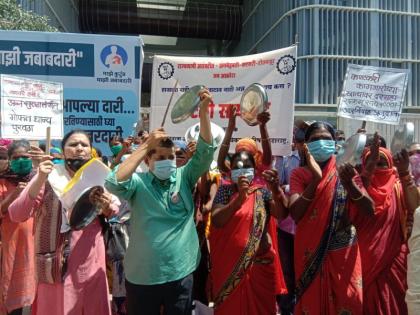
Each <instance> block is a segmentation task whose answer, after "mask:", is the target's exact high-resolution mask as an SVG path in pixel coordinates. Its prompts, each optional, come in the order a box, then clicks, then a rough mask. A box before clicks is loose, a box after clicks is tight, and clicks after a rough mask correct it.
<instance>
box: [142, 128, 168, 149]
mask: <svg viewBox="0 0 420 315" xmlns="http://www.w3.org/2000/svg"><path fill="white" fill-rule="evenodd" d="M167 138H168V134H167V133H166V132H165V130H164V129H163V128H157V129H155V130H153V131H152V132H151V133H150V134H149V137H148V138H147V140H146V143H147V145H148V151H150V150H153V149H155V148H156V147H157V146H159V144H160V142H161V141H162V140H165V139H167Z"/></svg>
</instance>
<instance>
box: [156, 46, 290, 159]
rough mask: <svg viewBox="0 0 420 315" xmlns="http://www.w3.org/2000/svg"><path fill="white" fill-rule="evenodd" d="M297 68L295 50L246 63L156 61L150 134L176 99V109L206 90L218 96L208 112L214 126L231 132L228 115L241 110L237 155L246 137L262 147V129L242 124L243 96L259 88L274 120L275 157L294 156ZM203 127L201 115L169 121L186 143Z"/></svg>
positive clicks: (198, 59)
mask: <svg viewBox="0 0 420 315" xmlns="http://www.w3.org/2000/svg"><path fill="white" fill-rule="evenodd" d="M296 64H297V61H296V46H292V47H287V48H283V49H279V50H274V51H269V52H265V53H261V54H255V55H248V56H241V57H216V58H210V57H205V58H203V57H174V56H155V57H154V60H153V81H152V95H151V110H152V112H151V129H154V128H157V127H159V126H160V124H161V122H162V117H163V116H164V113H165V110H166V105H167V104H168V101H169V99H170V97H171V95H172V93H174V97H173V101H172V104H171V108H172V106H173V105H174V103H175V102H176V100H177V99H178V98H179V97H180V96H181V95H182V94H183V93H185V92H186V91H188V90H189V89H190V88H191V87H193V86H194V85H198V84H200V85H204V86H206V87H207V88H208V90H209V92H210V93H211V94H212V96H213V100H214V103H213V104H210V106H209V115H210V119H211V120H212V122H213V123H215V124H217V125H219V126H221V127H227V125H228V120H229V117H228V113H229V111H228V109H229V107H233V106H234V107H236V115H237V116H238V118H237V120H236V130H235V133H234V134H233V138H232V139H231V149H232V150H233V148H234V146H235V143H236V142H237V141H238V140H239V139H241V138H243V137H253V138H255V140H256V141H258V142H260V141H261V140H260V139H259V137H260V132H259V128H258V127H250V126H248V125H247V124H246V123H245V122H244V121H243V120H242V119H240V115H241V113H240V99H241V96H242V93H243V92H244V91H245V89H246V88H247V87H248V86H249V85H251V84H252V83H260V84H261V85H263V86H264V88H265V90H266V92H267V95H268V102H269V104H268V107H269V109H268V111H269V112H270V114H271V120H270V121H269V123H268V124H267V128H268V132H269V135H270V141H271V145H272V151H273V154H274V155H287V154H289V153H290V150H291V145H290V144H291V138H292V129H293V115H294V95H295V75H296ZM177 81H178V84H177V86H175V82H177ZM198 121H199V116H198V111H196V112H195V113H194V114H192V115H191V118H190V119H188V120H186V121H184V122H182V123H179V124H174V123H172V122H171V121H170V119H167V120H166V122H165V126H164V127H165V130H166V131H167V132H168V134H170V135H171V137H172V138H173V139H175V140H177V139H184V135H185V132H186V131H187V129H188V128H189V127H190V126H192V125H194V124H195V123H197V122H198ZM260 145H261V144H260Z"/></svg>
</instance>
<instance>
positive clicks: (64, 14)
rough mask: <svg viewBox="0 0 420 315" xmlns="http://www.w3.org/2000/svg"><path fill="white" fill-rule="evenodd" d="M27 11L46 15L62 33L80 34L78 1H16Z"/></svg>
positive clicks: (51, 23)
mask: <svg viewBox="0 0 420 315" xmlns="http://www.w3.org/2000/svg"><path fill="white" fill-rule="evenodd" d="M16 2H17V3H18V4H19V5H20V6H21V7H22V9H24V10H26V11H33V12H35V13H37V14H39V15H45V16H47V17H48V18H49V19H50V22H49V24H50V25H52V26H55V27H56V28H57V29H58V30H59V31H60V32H70V33H78V32H79V10H78V6H77V0H16Z"/></svg>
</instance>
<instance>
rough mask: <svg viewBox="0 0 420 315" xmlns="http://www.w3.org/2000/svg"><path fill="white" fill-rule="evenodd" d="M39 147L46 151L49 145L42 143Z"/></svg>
mask: <svg viewBox="0 0 420 315" xmlns="http://www.w3.org/2000/svg"><path fill="white" fill-rule="evenodd" d="M38 147H39V148H40V149H41V150H42V151H44V152H45V150H46V149H47V145H46V144H45V143H41V144H40V145H39V146H38Z"/></svg>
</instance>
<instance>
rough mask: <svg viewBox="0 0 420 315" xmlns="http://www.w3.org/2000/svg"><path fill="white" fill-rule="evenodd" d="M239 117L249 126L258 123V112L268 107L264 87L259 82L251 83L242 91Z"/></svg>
mask: <svg viewBox="0 0 420 315" xmlns="http://www.w3.org/2000/svg"><path fill="white" fill-rule="evenodd" d="M240 105H241V117H242V119H243V120H244V121H245V122H246V123H247V124H248V125H249V126H256V125H257V124H258V120H257V116H258V114H260V113H262V112H265V111H266V110H267V109H268V96H267V91H266V90H265V88H264V87H263V86H262V85H261V84H259V83H253V84H251V85H250V86H248V87H247V88H246V89H245V91H244V92H243V93H242V97H241V102H240Z"/></svg>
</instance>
